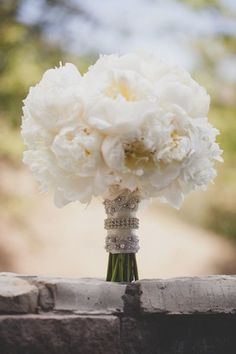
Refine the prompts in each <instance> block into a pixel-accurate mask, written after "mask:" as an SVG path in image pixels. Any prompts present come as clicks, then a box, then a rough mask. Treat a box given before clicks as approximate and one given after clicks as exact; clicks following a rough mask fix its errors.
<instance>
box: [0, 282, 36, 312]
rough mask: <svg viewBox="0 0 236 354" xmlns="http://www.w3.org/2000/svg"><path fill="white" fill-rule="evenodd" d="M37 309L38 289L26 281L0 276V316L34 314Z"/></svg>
mask: <svg viewBox="0 0 236 354" xmlns="http://www.w3.org/2000/svg"><path fill="white" fill-rule="evenodd" d="M37 307H38V289H37V287H36V286H34V285H31V284H29V283H28V282H27V281H25V280H22V279H19V278H16V277H7V276H0V314H1V313H8V314H10V313H34V312H36V310H37Z"/></svg>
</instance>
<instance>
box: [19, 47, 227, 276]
mask: <svg viewBox="0 0 236 354" xmlns="http://www.w3.org/2000/svg"><path fill="white" fill-rule="evenodd" d="M209 101H210V99H209V96H208V95H207V93H206V91H205V89H204V88H203V87H201V86H199V85H198V84H197V83H196V82H195V81H194V80H193V79H192V78H191V76H190V75H189V74H188V73H187V72H186V71H184V70H183V69H180V68H178V67H176V66H170V65H167V64H166V63H165V62H163V61H160V60H158V59H156V58H155V57H141V56H138V55H135V54H128V55H123V56H118V55H106V56H101V57H100V58H99V60H98V61H97V62H96V63H95V64H94V65H93V66H91V67H90V68H89V70H88V72H87V73H86V74H84V75H83V76H81V74H80V73H79V71H78V70H77V68H76V67H75V66H74V65H73V64H65V65H64V66H62V65H61V66H60V67H59V68H55V69H50V70H48V71H46V73H45V74H44V75H43V78H42V80H41V81H40V82H39V84H37V85H36V86H35V87H31V88H30V91H29V94H28V96H27V97H26V99H25V100H24V107H23V113H24V114H23V120H22V135H23V138H24V142H25V144H26V147H27V150H26V151H25V153H24V162H25V163H26V164H28V165H29V166H30V168H31V170H32V172H33V173H34V175H35V176H36V178H37V180H38V181H39V182H40V185H41V189H42V190H43V191H48V190H52V191H53V193H54V200H55V204H56V205H57V206H59V207H62V206H64V205H65V204H67V203H70V202H74V201H77V200H78V201H80V202H82V203H89V202H90V201H91V199H92V197H94V196H100V195H101V196H104V197H105V198H106V199H105V207H106V212H107V214H108V219H107V220H106V222H105V227H106V229H107V230H108V238H107V241H106V248H107V250H108V251H109V252H110V258H109V267H108V277H107V279H108V280H115V281H122V280H127V281H131V280H132V279H136V278H137V277H138V276H137V267H136V260H135V252H136V251H137V249H138V244H137V242H138V241H137V236H136V235H135V233H134V232H133V231H132V230H134V229H136V228H137V227H138V221H137V220H138V219H137V218H135V215H134V211H135V210H136V209H137V204H138V202H139V201H140V200H141V199H146V198H152V197H157V198H159V199H160V200H161V201H163V202H167V203H169V204H170V205H172V206H174V207H175V208H179V207H180V206H181V204H182V202H183V200H184V197H185V195H186V194H188V193H189V192H190V191H192V190H198V189H201V190H204V189H206V187H207V185H208V183H209V182H211V181H212V180H213V179H214V177H215V176H216V170H215V168H214V163H215V160H219V161H222V158H221V153H222V151H221V149H220V148H219V145H218V144H217V143H216V141H215V140H216V136H217V135H218V130H217V129H215V128H213V126H212V125H211V124H210V123H209V122H208V119H207V114H208V109H209ZM131 206H133V208H132V207H131Z"/></svg>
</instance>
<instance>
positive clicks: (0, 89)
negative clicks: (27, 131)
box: [0, 0, 87, 127]
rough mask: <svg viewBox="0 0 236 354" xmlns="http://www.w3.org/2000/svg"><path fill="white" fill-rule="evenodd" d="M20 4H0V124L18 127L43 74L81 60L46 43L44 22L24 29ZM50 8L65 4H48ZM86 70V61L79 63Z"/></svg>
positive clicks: (16, 0) (14, 0) (9, 0)
mask: <svg viewBox="0 0 236 354" xmlns="http://www.w3.org/2000/svg"><path fill="white" fill-rule="evenodd" d="M21 2H22V1H21V0H0V19H1V21H0V123H2V122H3V121H4V122H7V123H9V125H11V126H12V127H17V126H19V124H20V121H21V106H22V100H23V99H24V97H25V96H26V94H27V92H28V90H29V87H30V86H31V85H34V84H35V83H36V82H37V81H39V79H40V77H41V76H42V73H43V72H44V71H45V70H46V69H48V68H49V67H55V66H58V64H59V62H60V61H62V62H64V61H67V60H72V61H73V62H75V63H76V62H78V57H73V56H71V55H68V54H66V53H64V52H63V51H62V50H61V49H60V47H59V46H57V45H56V44H52V43H50V44H49V43H48V42H47V41H45V39H44V37H43V35H42V30H43V26H44V25H43V21H42V22H41V23H39V24H37V25H28V26H26V25H24V24H22V23H19V22H18V21H17V13H18V10H19V7H20V6H21ZM48 2H49V3H50V4H53V3H54V4H56V3H57V4H58V3H62V1H53V0H48ZM79 64H80V65H79V66H80V69H81V68H82V70H85V68H86V67H87V61H86V58H85V59H84V60H82V61H80V63H79Z"/></svg>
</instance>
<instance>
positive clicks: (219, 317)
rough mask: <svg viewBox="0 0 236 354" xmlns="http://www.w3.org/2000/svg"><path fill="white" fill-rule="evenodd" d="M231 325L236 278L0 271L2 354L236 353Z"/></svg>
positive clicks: (233, 323) (234, 316)
mask: <svg viewBox="0 0 236 354" xmlns="http://www.w3.org/2000/svg"><path fill="white" fill-rule="evenodd" d="M22 313H25V314H22ZM32 313H35V314H32ZM235 328H236V276H210V277H203V278H175V279H167V280H160V279H157V280H155V279H153V280H141V281H138V282H134V283H130V284H117V283H107V282H105V281H104V280H101V279H66V278H44V277H37V276H26V275H17V274H10V273H2V274H0V353H1V354H15V353H16V354H17V353H19V354H20V353H23V354H28V353H29V354H38V353H47V354H50V353H57V354H60V353H63V354H64V353H83V354H90V353H92V354H100V353H104V354H113V353H115V354H135V353H137V354H139V353H140V354H141V353H142V354H154V353H155V354H190V353H191V354H235V353H236V336H235Z"/></svg>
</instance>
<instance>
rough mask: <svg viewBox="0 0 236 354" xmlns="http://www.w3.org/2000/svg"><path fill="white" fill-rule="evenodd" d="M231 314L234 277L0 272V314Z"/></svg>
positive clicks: (235, 294) (235, 287) (235, 299)
mask: <svg viewBox="0 0 236 354" xmlns="http://www.w3.org/2000/svg"><path fill="white" fill-rule="evenodd" d="M48 311H53V312H61V311H67V312H71V313H75V314H104V315H106V314H124V313H125V314H128V315H129V316H137V315H145V314H146V315H152V314H169V315H176V314H181V315H187V314H220V313H222V314H234V313H236V276H209V277H201V278H198V277H194V278H173V279H167V280H161V279H153V280H140V281H137V282H134V283H131V284H119V283H110V282H105V281H104V280H101V279H67V278H59V277H57V278H50V277H37V276H24V275H17V274H13V273H0V314H1V313H2V314H12V313H35V312H38V313H42V312H48Z"/></svg>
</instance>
